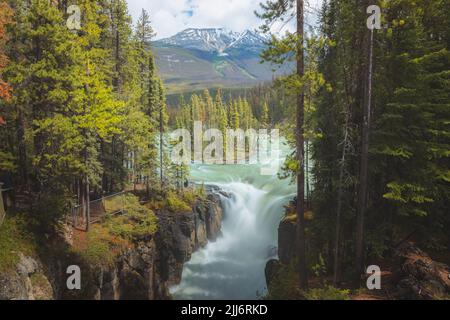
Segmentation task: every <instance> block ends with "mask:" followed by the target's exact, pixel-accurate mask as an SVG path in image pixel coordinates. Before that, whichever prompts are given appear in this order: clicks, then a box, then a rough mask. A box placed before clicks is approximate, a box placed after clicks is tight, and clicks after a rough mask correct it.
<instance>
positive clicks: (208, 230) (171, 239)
mask: <svg viewBox="0 0 450 320" xmlns="http://www.w3.org/2000/svg"><path fill="white" fill-rule="evenodd" d="M222 215H223V213H222V206H221V198H220V196H219V195H218V194H216V193H210V194H209V195H208V196H207V199H206V200H204V201H197V203H196V204H195V205H194V207H193V209H192V211H191V212H180V213H170V212H166V211H161V212H159V213H157V216H158V220H159V221H158V231H157V233H156V234H155V235H153V236H149V237H148V239H144V240H141V241H140V242H138V243H136V244H135V245H134V246H133V247H132V248H130V249H128V250H127V251H126V252H124V253H122V254H121V255H120V256H119V257H118V258H117V259H116V261H115V263H114V264H112V265H111V266H108V267H105V266H102V267H98V266H90V265H83V264H82V263H81V265H80V268H81V270H82V277H81V283H82V290H80V291H77V290H74V291H72V290H67V289H66V279H67V275H66V274H65V270H66V265H67V264H68V263H69V264H71V262H69V261H72V262H73V260H71V258H70V257H57V256H55V257H51V258H50V259H47V260H49V261H46V262H47V263H45V268H43V267H42V263H41V262H40V261H36V260H35V259H31V258H29V257H25V256H21V261H20V263H19V264H18V265H17V271H16V272H13V276H10V275H8V276H6V275H5V276H1V275H0V299H34V298H37V299H52V298H54V299H73V298H77V299H98V300H100V299H103V300H113V299H125V300H126V299H144V300H147V299H150V300H152V299H170V293H169V287H170V286H172V285H174V284H177V283H179V282H180V281H181V274H182V271H183V264H184V263H185V262H186V261H188V260H189V259H190V258H191V255H192V253H193V252H194V251H195V250H197V249H199V248H201V247H204V246H205V245H206V244H207V243H208V241H214V240H215V239H216V238H217V237H218V236H219V235H220V228H221V221H222ZM43 269H45V270H46V271H47V272H46V274H47V276H45V275H44V273H43ZM35 275H39V281H34V282H33V278H34V277H35ZM50 284H51V285H50ZM44 289H45V290H44ZM43 291H44V292H43Z"/></svg>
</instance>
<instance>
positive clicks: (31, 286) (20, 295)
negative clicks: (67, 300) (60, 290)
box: [0, 253, 53, 300]
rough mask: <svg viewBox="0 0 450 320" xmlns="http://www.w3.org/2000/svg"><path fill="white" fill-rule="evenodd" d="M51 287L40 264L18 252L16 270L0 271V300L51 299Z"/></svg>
mask: <svg viewBox="0 0 450 320" xmlns="http://www.w3.org/2000/svg"><path fill="white" fill-rule="evenodd" d="M52 298H53V289H52V286H51V284H50V282H49V281H48V279H47V277H46V276H45V275H44V273H43V267H42V264H41V263H40V262H38V261H36V260H35V259H33V258H31V257H27V256H25V255H23V254H22V253H19V262H18V263H17V267H16V270H13V271H11V272H8V273H0V300H5V299H7V300H10V299H14V300H41V299H52Z"/></svg>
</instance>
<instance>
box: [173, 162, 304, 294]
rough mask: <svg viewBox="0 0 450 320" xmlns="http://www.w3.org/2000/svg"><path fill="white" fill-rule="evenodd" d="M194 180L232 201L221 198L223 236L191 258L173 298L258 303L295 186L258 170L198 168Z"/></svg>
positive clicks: (194, 169)
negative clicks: (280, 225) (263, 174)
mask: <svg viewBox="0 0 450 320" xmlns="http://www.w3.org/2000/svg"><path fill="white" fill-rule="evenodd" d="M191 176H192V177H193V178H194V179H195V180H196V181H197V182H202V183H205V184H211V185H215V186H218V187H219V188H220V189H222V190H224V191H226V192H228V193H229V194H231V197H230V198H226V197H222V206H223V210H224V219H223V222H222V235H221V236H220V237H219V238H218V239H217V240H216V241H215V242H210V243H208V245H207V246H206V247H205V248H202V249H200V250H198V251H196V252H195V253H194V254H193V255H192V258H191V260H190V261H188V262H187V263H186V264H185V265H184V268H183V275H182V281H181V283H180V284H179V285H176V286H174V287H172V288H171V290H170V291H171V293H172V294H173V296H174V298H175V299H256V298H257V297H258V294H264V293H265V290H266V283H265V276H264V268H265V264H266V262H267V261H268V260H269V259H270V258H273V257H276V255H277V252H276V246H277V229H278V223H279V221H280V219H281V218H282V215H283V212H284V210H283V206H284V205H285V204H287V202H288V201H289V200H290V199H292V198H293V197H294V195H295V186H293V185H291V184H289V181H288V180H280V179H278V177H277V176H276V175H275V176H262V175H260V170H259V166H258V165H193V166H192V168H191Z"/></svg>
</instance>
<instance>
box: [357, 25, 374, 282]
mask: <svg viewBox="0 0 450 320" xmlns="http://www.w3.org/2000/svg"><path fill="white" fill-rule="evenodd" d="M372 60H373V30H371V31H370V42H369V57H368V70H367V84H366V97H365V103H364V121H363V131H362V146H361V163H360V173H359V177H360V178H359V179H360V180H359V194H358V211H357V217H356V255H355V280H357V281H359V280H360V275H361V273H362V272H363V267H364V253H365V252H364V216H365V212H366V207H367V185H368V181H367V169H368V160H369V135H370V115H371V108H372Z"/></svg>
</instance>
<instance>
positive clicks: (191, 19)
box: [127, 0, 322, 39]
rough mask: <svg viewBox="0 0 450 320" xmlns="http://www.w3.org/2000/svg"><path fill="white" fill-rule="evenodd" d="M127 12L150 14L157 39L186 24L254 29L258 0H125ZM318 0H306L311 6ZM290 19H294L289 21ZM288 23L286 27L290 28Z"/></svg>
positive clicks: (174, 31) (256, 24)
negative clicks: (143, 10) (145, 11)
mask: <svg viewBox="0 0 450 320" xmlns="http://www.w3.org/2000/svg"><path fill="white" fill-rule="evenodd" d="M127 1H128V5H129V10H130V14H131V15H132V16H133V19H134V21H136V20H137V17H138V16H139V14H140V12H141V10H142V8H143V9H145V10H147V11H148V12H149V14H150V17H151V20H152V23H153V28H154V29H155V31H156V32H157V37H156V38H157V39H160V38H165V37H168V36H172V35H174V34H175V33H177V32H180V31H182V30H184V29H186V28H208V27H224V28H228V29H230V30H233V31H243V30H245V29H256V28H258V27H259V26H260V25H261V20H259V19H258V18H257V17H256V16H255V14H254V11H255V10H259V3H260V2H261V0H127ZM321 1H322V0H310V1H309V2H310V3H311V5H312V6H316V7H317V5H318V3H320V2H321ZM293 23H294V22H293ZM293 23H291V24H289V25H288V26H287V28H289V29H292V28H293V26H294V24H293Z"/></svg>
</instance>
